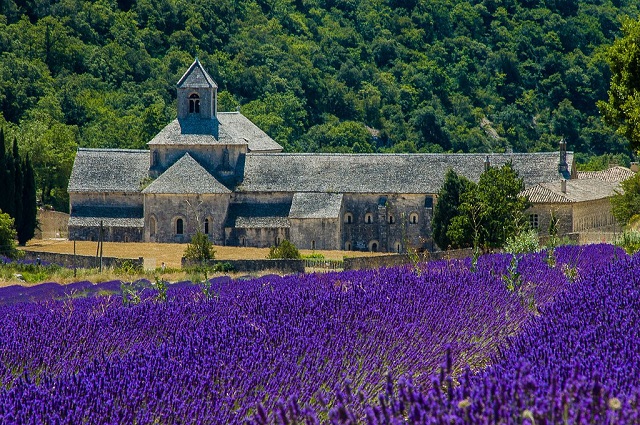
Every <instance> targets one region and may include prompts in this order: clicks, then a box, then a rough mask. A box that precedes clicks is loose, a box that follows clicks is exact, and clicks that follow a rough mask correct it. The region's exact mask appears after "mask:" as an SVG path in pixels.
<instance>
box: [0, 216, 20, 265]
mask: <svg viewBox="0 0 640 425" xmlns="http://www.w3.org/2000/svg"><path fill="white" fill-rule="evenodd" d="M17 254H18V252H17V250H16V230H15V227H14V220H13V218H12V217H11V216H10V215H9V214H7V213H3V212H1V211H0V255H6V256H7V257H9V258H14V257H15V256H16V255H17Z"/></svg>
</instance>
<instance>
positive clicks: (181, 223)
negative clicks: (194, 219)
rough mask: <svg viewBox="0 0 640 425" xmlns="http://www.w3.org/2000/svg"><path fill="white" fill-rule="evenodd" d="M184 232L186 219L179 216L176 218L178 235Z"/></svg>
mask: <svg viewBox="0 0 640 425" xmlns="http://www.w3.org/2000/svg"><path fill="white" fill-rule="evenodd" d="M182 234H184V221H183V220H182V219H181V218H179V219H177V220H176V235H182Z"/></svg>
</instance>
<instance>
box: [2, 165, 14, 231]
mask: <svg viewBox="0 0 640 425" xmlns="http://www.w3.org/2000/svg"><path fill="white" fill-rule="evenodd" d="M4 158H5V169H4V181H3V182H2V183H3V185H2V188H0V191H1V192H0V202H2V212H5V213H7V214H9V215H10V216H11V217H12V218H13V217H15V215H16V191H15V188H16V185H15V180H14V179H15V177H14V175H15V172H16V167H15V163H14V161H13V155H12V154H11V153H9V154H6V153H5V157H4Z"/></svg>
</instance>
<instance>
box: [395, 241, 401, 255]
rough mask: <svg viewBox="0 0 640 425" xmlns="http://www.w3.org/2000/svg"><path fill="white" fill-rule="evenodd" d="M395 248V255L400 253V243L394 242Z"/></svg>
mask: <svg viewBox="0 0 640 425" xmlns="http://www.w3.org/2000/svg"><path fill="white" fill-rule="evenodd" d="M395 248H396V252H397V253H400V251H402V245H401V244H400V242H396V245H395Z"/></svg>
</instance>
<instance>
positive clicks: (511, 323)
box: [0, 245, 640, 424]
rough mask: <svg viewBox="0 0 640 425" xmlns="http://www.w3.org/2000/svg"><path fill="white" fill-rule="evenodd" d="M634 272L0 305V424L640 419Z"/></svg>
mask: <svg viewBox="0 0 640 425" xmlns="http://www.w3.org/2000/svg"><path fill="white" fill-rule="evenodd" d="M639 269H640V257H634V258H629V257H628V256H626V254H624V253H623V252H622V251H621V250H620V249H617V248H614V247H612V246H608V245H592V246H587V247H561V248H557V249H556V250H555V252H553V253H551V254H549V253H546V252H542V253H536V254H530V255H525V256H520V257H517V258H516V259H514V258H513V257H512V256H511V255H509V254H494V255H486V256H482V257H480V258H479V260H478V263H477V264H475V265H472V264H471V261H470V260H466V261H450V262H445V261H441V262H433V263H429V264H425V265H421V266H419V267H405V268H393V269H382V270H375V271H353V272H342V273H328V274H312V275H304V276H289V277H284V278H283V277H277V276H265V277H263V278H259V279H255V280H250V281H231V280H229V279H227V280H217V281H214V282H213V283H212V284H211V287H210V288H204V289H205V290H203V288H202V287H200V286H189V285H178V286H176V287H171V286H170V287H169V289H168V292H167V293H166V297H164V296H162V295H163V292H162V291H150V290H143V291H141V293H139V294H136V297H135V298H131V297H130V296H128V295H126V294H125V295H124V296H122V295H110V296H95V293H94V295H91V296H87V297H84V298H72V297H69V296H66V297H52V296H51V294H52V292H51V288H49V289H50V290H49V291H41V296H40V297H39V298H38V297H36V296H34V295H33V294H30V295H29V298H28V299H29V300H30V301H29V302H23V301H24V299H25V294H23V293H20V294H19V297H21V298H19V299H18V301H20V302H12V299H11V297H10V296H9V295H8V294H5V296H4V298H3V297H0V301H2V302H3V304H4V305H3V306H1V307H0V380H1V382H2V387H0V418H1V419H0V423H25V424H26V423H51V424H79V423H90V424H103V423H104V424H121V423H128V424H134V423H135V424H156V423H158V424H214V423H215V424H218V423H256V424H262V423H336V424H347V423H371V424H377V423H380V424H382V423H389V424H391V423H428V424H439V423H443V424H444V423H446V424H464V423H474V424H475V423H478V424H484V423H504V424H510V423H513V424H521V423H530V424H534V423H535V424H555V423H570V424H582V423H594V424H605V423H619V424H627V423H640V416H639V414H638V410H639V408H640V407H639V406H638V403H640V378H638V377H639V376H640V355H639V354H638V353H639V352H640V321H639V317H638V315H639V314H640V313H639V312H640V284H639V283H640V277H638V276H637V272H636V270H639ZM83 285H84V287H86V286H87V283H84V284H83ZM56 290H57V291H58V290H59V288H57V287H56ZM97 293H98V294H99V293H100V292H97ZM54 298H60V299H54ZM14 301H15V300H14Z"/></svg>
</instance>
